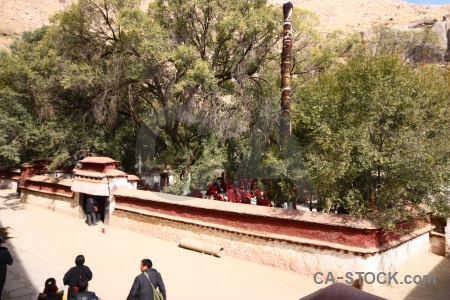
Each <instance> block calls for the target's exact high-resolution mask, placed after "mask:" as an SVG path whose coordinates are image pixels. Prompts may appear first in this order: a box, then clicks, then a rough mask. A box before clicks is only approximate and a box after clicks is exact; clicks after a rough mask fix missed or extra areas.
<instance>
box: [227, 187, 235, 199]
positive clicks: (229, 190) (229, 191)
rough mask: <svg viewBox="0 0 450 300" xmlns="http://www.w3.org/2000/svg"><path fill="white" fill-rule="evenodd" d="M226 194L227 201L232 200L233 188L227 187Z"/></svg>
mask: <svg viewBox="0 0 450 300" xmlns="http://www.w3.org/2000/svg"><path fill="white" fill-rule="evenodd" d="M227 195H228V202H234V195H233V189H232V188H229V189H228V191H227Z"/></svg>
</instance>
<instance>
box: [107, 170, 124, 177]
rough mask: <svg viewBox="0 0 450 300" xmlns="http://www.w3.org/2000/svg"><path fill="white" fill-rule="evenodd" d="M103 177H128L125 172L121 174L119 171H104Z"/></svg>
mask: <svg viewBox="0 0 450 300" xmlns="http://www.w3.org/2000/svg"><path fill="white" fill-rule="evenodd" d="M105 175H106V176H128V174H127V173H125V172H122V171H120V170H112V169H110V170H108V171H106V173H105Z"/></svg>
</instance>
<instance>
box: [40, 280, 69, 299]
mask: <svg viewBox="0 0 450 300" xmlns="http://www.w3.org/2000/svg"><path fill="white" fill-rule="evenodd" d="M63 296H64V291H60V290H59V289H58V286H57V285H56V280H55V278H48V279H47V280H46V281H45V287H44V291H43V292H42V293H39V295H38V297H37V300H62V299H63Z"/></svg>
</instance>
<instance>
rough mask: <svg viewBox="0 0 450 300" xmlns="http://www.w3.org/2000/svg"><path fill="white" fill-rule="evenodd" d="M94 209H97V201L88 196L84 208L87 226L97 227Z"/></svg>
mask: <svg viewBox="0 0 450 300" xmlns="http://www.w3.org/2000/svg"><path fill="white" fill-rule="evenodd" d="M95 207H97V208H98V203H97V201H95V199H94V197H92V196H89V197H88V198H87V199H86V207H85V212H86V215H87V221H88V225H89V226H92V225H94V226H95V225H97V217H96V216H95V215H96V211H95Z"/></svg>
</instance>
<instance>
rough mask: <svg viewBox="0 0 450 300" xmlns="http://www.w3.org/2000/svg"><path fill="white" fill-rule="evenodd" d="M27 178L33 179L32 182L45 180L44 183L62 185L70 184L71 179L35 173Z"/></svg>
mask: <svg viewBox="0 0 450 300" xmlns="http://www.w3.org/2000/svg"><path fill="white" fill-rule="evenodd" d="M27 180H29V181H33V182H46V183H54V184H59V185H64V186H72V183H73V182H72V179H65V178H64V179H62V178H54V177H50V176H43V175H35V176H31V177H30V178H28V179H27Z"/></svg>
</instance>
